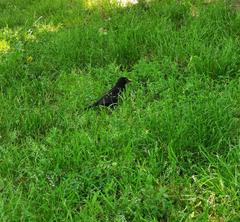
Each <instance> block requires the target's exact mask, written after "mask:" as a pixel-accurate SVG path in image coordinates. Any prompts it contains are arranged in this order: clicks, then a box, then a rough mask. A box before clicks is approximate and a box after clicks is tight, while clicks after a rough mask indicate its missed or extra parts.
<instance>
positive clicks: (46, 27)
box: [36, 23, 62, 32]
mask: <svg viewBox="0 0 240 222" xmlns="http://www.w3.org/2000/svg"><path fill="white" fill-rule="evenodd" d="M61 27H62V24H57V25H55V24H51V23H49V24H38V25H36V28H37V31H38V32H57V31H58V30H59V29H60V28H61Z"/></svg>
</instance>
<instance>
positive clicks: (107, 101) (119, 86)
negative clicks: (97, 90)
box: [87, 77, 131, 108]
mask: <svg viewBox="0 0 240 222" xmlns="http://www.w3.org/2000/svg"><path fill="white" fill-rule="evenodd" d="M129 82H131V80H129V79H128V78H127V77H121V78H119V79H118V81H117V83H116V84H115V85H114V86H113V88H112V89H111V90H109V91H108V92H107V93H106V94H105V95H104V96H102V97H101V98H100V99H99V100H97V101H96V102H95V103H93V104H92V105H90V106H88V107H87V108H93V107H97V106H108V107H113V106H115V105H117V103H118V98H119V95H120V94H121V92H122V91H123V90H124V89H125V87H126V84H127V83H129Z"/></svg>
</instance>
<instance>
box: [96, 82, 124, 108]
mask: <svg viewBox="0 0 240 222" xmlns="http://www.w3.org/2000/svg"><path fill="white" fill-rule="evenodd" d="M118 93H119V88H118V87H113V88H112V89H111V90H110V91H109V92H107V93H106V94H105V95H104V96H103V97H101V98H100V99H99V100H98V101H97V102H96V105H105V106H108V105H112V104H115V103H117V100H118Z"/></svg>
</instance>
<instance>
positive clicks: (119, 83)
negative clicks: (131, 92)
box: [116, 77, 132, 87]
mask: <svg viewBox="0 0 240 222" xmlns="http://www.w3.org/2000/svg"><path fill="white" fill-rule="evenodd" d="M130 82H132V80H130V79H128V78H127V77H120V78H119V79H118V81H117V83H116V85H117V86H120V87H124V86H125V85H126V84H127V83H130Z"/></svg>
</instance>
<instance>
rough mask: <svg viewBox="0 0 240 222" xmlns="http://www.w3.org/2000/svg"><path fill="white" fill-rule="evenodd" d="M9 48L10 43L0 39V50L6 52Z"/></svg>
mask: <svg viewBox="0 0 240 222" xmlns="http://www.w3.org/2000/svg"><path fill="white" fill-rule="evenodd" d="M9 49H10V44H9V43H8V42H7V41H6V40H0V52H7V51H8V50H9Z"/></svg>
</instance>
